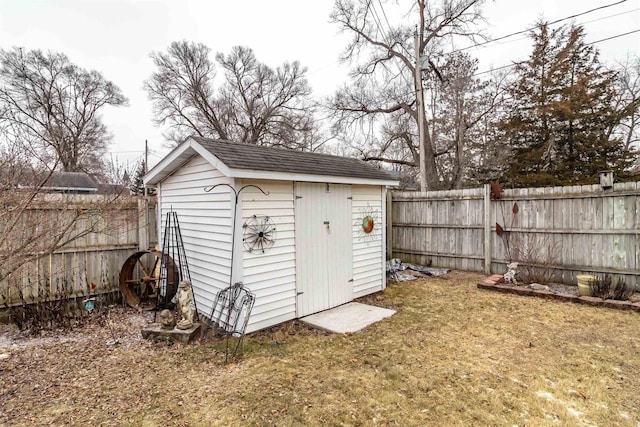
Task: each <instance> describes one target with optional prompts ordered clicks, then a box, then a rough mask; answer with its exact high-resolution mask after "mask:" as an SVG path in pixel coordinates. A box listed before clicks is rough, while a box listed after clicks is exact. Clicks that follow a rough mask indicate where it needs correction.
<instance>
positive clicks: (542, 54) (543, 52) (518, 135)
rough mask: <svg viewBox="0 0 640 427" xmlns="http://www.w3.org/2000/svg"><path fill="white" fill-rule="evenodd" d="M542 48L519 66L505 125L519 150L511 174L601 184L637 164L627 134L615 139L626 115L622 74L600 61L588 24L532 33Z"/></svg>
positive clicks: (515, 179) (537, 181) (528, 182)
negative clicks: (588, 39)
mask: <svg viewBox="0 0 640 427" xmlns="http://www.w3.org/2000/svg"><path fill="white" fill-rule="evenodd" d="M532 37H533V40H534V49H533V52H532V54H531V56H530V58H529V60H527V61H526V62H524V63H521V64H519V65H518V66H517V67H516V73H517V76H518V77H517V81H516V82H515V84H514V85H513V86H512V88H511V91H510V95H511V98H512V108H511V109H510V113H509V115H508V119H507V120H506V121H505V122H504V124H503V128H504V131H505V133H506V136H507V139H508V142H509V144H510V147H511V150H512V154H513V155H512V163H511V165H510V167H509V168H508V170H507V172H506V177H505V178H506V180H507V181H509V182H510V183H512V184H513V185H514V186H538V185H562V184H579V183H591V182H595V181H596V180H597V178H598V173H599V171H601V170H604V169H613V170H614V174H620V173H621V172H622V171H623V170H624V168H625V167H626V166H627V165H628V162H629V157H630V156H629V153H628V152H627V151H626V150H625V148H624V145H623V143H622V141H621V140H619V139H616V138H615V137H610V134H611V133H610V132H608V130H609V129H611V128H612V127H613V126H614V125H615V123H616V120H618V116H617V113H616V111H615V110H614V108H612V105H613V102H612V100H613V98H614V96H615V73H614V72H612V71H610V70H607V69H606V68H605V67H604V66H603V65H602V64H600V61H599V57H598V51H597V49H595V48H594V47H593V46H589V45H587V44H586V43H585V40H584V38H585V35H584V30H583V28H582V27H579V26H572V27H561V28H558V29H550V28H549V26H548V25H547V24H546V23H544V22H543V23H540V24H539V26H538V29H537V30H536V31H534V32H533V33H532Z"/></svg>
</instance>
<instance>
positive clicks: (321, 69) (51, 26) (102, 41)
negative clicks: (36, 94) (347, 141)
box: [0, 0, 640, 165]
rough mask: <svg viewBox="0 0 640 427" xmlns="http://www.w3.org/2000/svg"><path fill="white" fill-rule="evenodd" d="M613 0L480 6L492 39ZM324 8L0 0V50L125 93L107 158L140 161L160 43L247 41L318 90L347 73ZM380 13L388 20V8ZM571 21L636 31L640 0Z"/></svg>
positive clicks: (154, 157) (608, 56)
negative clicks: (39, 55)
mask: <svg viewBox="0 0 640 427" xmlns="http://www.w3.org/2000/svg"><path fill="white" fill-rule="evenodd" d="M617 1H620V0H617ZM617 1H616V0H534V1H530V0H495V1H493V2H491V1H490V2H487V4H486V7H485V12H486V17H487V19H488V23H487V28H486V32H487V34H488V35H489V36H491V37H492V38H497V37H500V36H503V35H506V34H510V33H513V32H516V31H520V30H524V29H527V28H530V27H531V25H532V24H533V23H534V22H535V21H536V19H537V18H539V17H542V16H544V18H546V19H547V20H549V21H553V20H556V19H560V18H564V17H567V16H570V15H574V14H578V13H581V12H585V11H587V10H590V9H593V8H596V7H600V6H604V5H608V4H611V3H616V2H617ZM400 2H401V3H406V1H403V0H400ZM374 3H375V2H374ZM382 4H383V5H384V4H385V2H384V1H382ZM332 7H333V1H332V0H313V1H310V0H268V1H267V0H244V1H242V2H235V1H228V0H227V1H219V0H208V1H207V0H191V1H188V0H119V1H118V0H115V1H112V0H51V1H45V0H41V1H36V0H0V48H3V49H7V48H11V47H14V46H17V47H24V48H27V49H35V48H39V49H43V50H55V51H61V52H64V53H65V54H67V55H68V56H69V57H70V59H71V61H72V62H74V63H75V64H77V65H79V66H81V67H83V68H88V69H96V70H98V71H100V72H102V73H103V75H104V76H105V77H106V78H107V79H109V80H111V81H113V82H114V83H115V84H117V85H118V86H119V87H120V88H121V89H122V91H123V92H124V94H125V95H126V96H127V97H128V98H129V106H128V107H120V108H109V109H106V110H105V111H104V121H105V123H106V125H107V126H108V127H109V129H110V131H111V132H112V134H113V136H114V138H113V144H112V147H111V152H112V156H114V157H117V159H118V160H119V161H120V162H121V163H127V162H129V163H130V164H131V163H133V162H136V161H139V160H140V159H141V158H142V154H143V150H144V141H145V139H147V140H148V141H149V147H150V149H151V154H150V157H149V163H150V164H151V165H153V164H155V163H157V161H158V160H160V158H161V156H162V155H163V154H165V153H166V152H167V151H168V150H167V149H166V148H164V147H163V143H164V140H163V138H162V134H161V131H160V129H158V128H156V127H155V126H154V125H153V123H152V120H151V103H150V102H149V101H148V99H147V95H146V93H145V92H144V91H143V89H142V84H143V81H144V80H145V79H147V78H148V77H149V76H150V74H151V73H152V72H153V66H152V63H151V60H150V58H149V53H150V52H151V51H154V50H155V51H158V50H165V49H166V47H167V46H168V45H169V43H171V42H172V41H175V40H190V41H196V42H202V43H204V44H206V45H208V46H209V47H210V48H211V49H212V51H213V52H223V53H228V52H229V51H230V48H231V47H232V46H235V45H245V46H249V47H251V48H252V49H253V50H254V51H255V54H256V56H257V58H258V60H260V61H262V62H265V63H267V64H268V65H270V66H274V67H275V66H277V65H279V64H281V63H282V62H284V61H293V60H298V61H300V62H301V63H302V64H303V65H304V66H306V67H308V70H309V71H308V80H309V82H310V84H311V87H312V89H313V91H314V94H315V95H316V96H326V95H330V94H331V93H332V92H333V91H334V90H335V88H336V86H338V85H340V84H341V83H342V82H344V81H345V80H346V68H345V67H344V66H341V65H340V64H339V63H338V55H339V54H340V52H341V51H342V50H343V48H344V46H345V44H346V41H347V37H346V36H344V35H340V34H339V33H338V28H337V26H335V25H333V24H330V23H329V14H330V12H331V10H332ZM389 15H392V11H391V10H390V11H389ZM389 18H390V20H391V21H393V20H394V17H393V15H392V16H390V17H389ZM404 19H408V18H404ZM575 22H576V23H579V24H584V26H585V29H586V33H587V41H597V40H601V39H604V38H607V37H612V36H616V35H619V34H622V33H626V32H629V31H633V30H638V29H640V0H626V1H623V2H621V3H620V4H618V5H615V6H611V7H608V8H605V9H602V10H599V11H596V12H593V13H589V14H587V15H584V16H580V17H578V18H576V19H575ZM392 23H393V22H392ZM530 46H531V44H530V41H529V40H528V39H527V38H526V36H524V35H521V36H516V37H512V38H509V39H506V40H504V41H501V42H497V43H495V44H492V45H488V46H486V47H483V48H474V49H472V50H469V53H471V54H472V55H474V56H476V57H478V58H479V59H480V71H483V70H486V69H489V68H491V67H492V66H493V67H499V66H502V65H505V64H509V63H510V62H512V61H518V60H522V59H525V58H526V57H527V55H528V54H529V53H530ZM596 46H597V47H598V48H599V49H600V51H601V55H602V56H601V58H602V59H603V60H604V61H606V62H611V63H613V62H614V61H616V60H622V59H624V57H625V56H626V55H627V54H631V55H640V33H635V34H631V35H627V36H624V37H618V38H616V39H614V40H610V41H603V42H600V43H597V44H596ZM212 59H213V58H212Z"/></svg>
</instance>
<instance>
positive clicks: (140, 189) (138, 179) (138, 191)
mask: <svg viewBox="0 0 640 427" xmlns="http://www.w3.org/2000/svg"><path fill="white" fill-rule="evenodd" d="M145 173H147V165H146V164H145V162H144V160H143V161H142V162H140V165H139V166H138V169H136V174H135V176H134V177H133V181H132V182H131V194H135V195H140V196H142V195H144V182H143V180H142V178H143V177H144V175H145ZM154 194H155V189H153V188H147V195H149V196H152V195H154Z"/></svg>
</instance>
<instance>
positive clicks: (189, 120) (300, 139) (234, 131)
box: [144, 41, 317, 149]
mask: <svg viewBox="0 0 640 427" xmlns="http://www.w3.org/2000/svg"><path fill="white" fill-rule="evenodd" d="M209 54H210V49H209V48H208V47H207V46H205V45H204V44H201V43H192V42H187V41H181V42H173V43H171V45H170V46H169V48H168V50H167V51H166V52H153V53H151V58H152V60H153V62H154V64H155V66H156V72H155V73H153V75H152V76H151V77H150V78H149V79H148V80H147V81H146V82H145V85H144V86H145V89H146V90H147V92H148V94H149V98H150V99H151V101H152V102H153V105H154V114H155V121H156V124H157V125H159V126H161V125H164V126H166V128H167V131H168V132H167V133H166V135H165V136H166V137H167V138H168V139H169V140H171V141H173V142H180V141H182V140H183V139H184V138H185V137H186V136H188V135H191V134H196V135H199V136H205V137H211V138H220V139H226V140H233V141H239V142H246V143H250V144H258V145H271V146H285V147H288V148H296V149H309V148H310V146H311V145H313V143H314V142H315V139H314V141H310V140H309V138H313V135H317V132H315V130H316V129H315V128H314V122H313V105H312V103H311V101H310V98H309V95H310V93H311V89H310V88H309V85H308V83H307V80H306V77H305V74H306V69H305V68H304V67H302V66H301V65H300V64H299V63H298V62H297V61H296V62H292V63H288V62H285V63H284V64H282V65H281V66H279V67H276V68H275V69H273V68H270V67H269V66H267V65H265V64H263V63H261V62H259V61H258V60H257V59H256V57H255V55H254V53H253V51H252V50H251V49H249V48H247V47H238V46H236V47H234V48H233V49H232V50H231V53H229V54H228V55H224V54H222V53H218V54H217V55H216V57H215V58H216V63H217V65H218V66H219V68H220V69H221V70H222V72H223V76H222V79H220V80H221V83H220V84H218V79H217V78H216V71H217V70H216V65H215V64H214V63H213V62H212V61H211V59H210V58H209Z"/></svg>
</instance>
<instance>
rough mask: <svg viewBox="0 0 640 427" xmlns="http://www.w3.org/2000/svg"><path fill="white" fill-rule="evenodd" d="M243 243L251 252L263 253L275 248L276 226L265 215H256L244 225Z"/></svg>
mask: <svg viewBox="0 0 640 427" xmlns="http://www.w3.org/2000/svg"><path fill="white" fill-rule="evenodd" d="M242 229H243V230H244V233H243V237H242V243H243V245H244V248H245V250H247V251H249V252H262V253H264V252H265V250H267V249H269V248H271V247H273V245H274V244H275V242H276V225H275V224H274V222H273V220H272V219H271V218H269V217H268V216H265V215H254V216H252V217H251V218H249V219H247V220H246V221H245V222H244V224H243V225H242Z"/></svg>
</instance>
